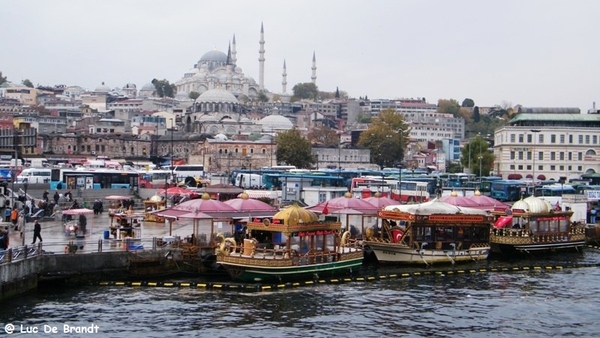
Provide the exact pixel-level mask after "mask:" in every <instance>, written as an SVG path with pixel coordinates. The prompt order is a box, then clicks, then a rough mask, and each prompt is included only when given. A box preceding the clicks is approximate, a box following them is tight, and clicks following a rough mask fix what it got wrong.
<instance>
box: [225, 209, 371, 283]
mask: <svg viewBox="0 0 600 338" xmlns="http://www.w3.org/2000/svg"><path fill="white" fill-rule="evenodd" d="M246 227H247V229H246V231H247V235H246V238H244V239H243V240H242V243H237V242H236V241H235V239H234V238H223V236H219V237H221V244H220V246H219V248H217V263H218V264H221V265H222V266H223V267H224V268H225V270H227V272H228V273H229V275H230V276H231V277H232V278H233V279H234V280H238V281H243V282H285V281H298V280H306V279H314V278H324V277H331V276H334V275H339V274H347V273H352V272H355V271H357V270H358V269H359V267H360V266H361V265H362V260H363V250H362V248H360V247H359V246H358V245H357V243H356V242H351V241H349V240H348V238H349V237H350V233H349V232H347V231H346V232H344V233H343V234H342V235H341V236H340V231H341V223H340V222H323V221H319V220H318V217H317V215H316V214H315V213H313V212H312V211H309V210H305V209H303V208H301V207H299V206H298V205H293V206H290V207H288V208H286V209H284V210H282V211H280V212H278V213H277V214H275V215H274V216H273V217H272V218H254V219H252V221H251V222H248V223H247V225H246Z"/></svg>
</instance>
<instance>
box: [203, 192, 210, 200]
mask: <svg viewBox="0 0 600 338" xmlns="http://www.w3.org/2000/svg"><path fill="white" fill-rule="evenodd" d="M202 199H203V200H205V201H208V200H209V199H210V195H209V194H208V193H203V194H202Z"/></svg>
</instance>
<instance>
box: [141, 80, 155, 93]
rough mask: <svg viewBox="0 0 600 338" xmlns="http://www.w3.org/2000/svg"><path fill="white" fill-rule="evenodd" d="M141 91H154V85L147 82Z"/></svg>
mask: <svg viewBox="0 0 600 338" xmlns="http://www.w3.org/2000/svg"><path fill="white" fill-rule="evenodd" d="M141 90H148V91H155V90H156V87H154V84H153V83H152V82H148V83H146V84H145V85H144V86H143V87H142V89H141Z"/></svg>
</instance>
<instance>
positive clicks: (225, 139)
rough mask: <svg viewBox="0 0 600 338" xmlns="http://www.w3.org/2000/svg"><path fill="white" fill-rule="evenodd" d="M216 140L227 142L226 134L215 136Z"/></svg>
mask: <svg viewBox="0 0 600 338" xmlns="http://www.w3.org/2000/svg"><path fill="white" fill-rule="evenodd" d="M215 140H217V141H227V136H226V135H225V134H217V135H215Z"/></svg>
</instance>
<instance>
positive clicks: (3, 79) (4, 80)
mask: <svg viewBox="0 0 600 338" xmlns="http://www.w3.org/2000/svg"><path fill="white" fill-rule="evenodd" d="M6 81H8V80H7V79H6V76H2V72H0V85H1V84H3V83H4V82H6Z"/></svg>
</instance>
